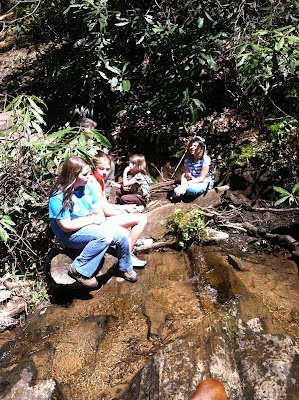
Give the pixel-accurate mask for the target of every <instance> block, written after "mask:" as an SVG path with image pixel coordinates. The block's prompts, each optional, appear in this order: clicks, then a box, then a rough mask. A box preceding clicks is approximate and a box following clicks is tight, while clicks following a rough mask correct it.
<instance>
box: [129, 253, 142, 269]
mask: <svg viewBox="0 0 299 400" xmlns="http://www.w3.org/2000/svg"><path fill="white" fill-rule="evenodd" d="M131 259H132V266H133V267H134V268H144V267H145V266H146V261H144V260H139V258H137V257H136V256H134V254H131Z"/></svg>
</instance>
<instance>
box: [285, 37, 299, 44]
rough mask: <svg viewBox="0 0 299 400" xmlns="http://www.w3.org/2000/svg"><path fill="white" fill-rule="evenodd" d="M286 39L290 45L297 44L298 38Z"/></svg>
mask: <svg viewBox="0 0 299 400" xmlns="http://www.w3.org/2000/svg"><path fill="white" fill-rule="evenodd" d="M286 39H287V41H288V43H290V44H293V43H298V42H299V37H296V36H286Z"/></svg>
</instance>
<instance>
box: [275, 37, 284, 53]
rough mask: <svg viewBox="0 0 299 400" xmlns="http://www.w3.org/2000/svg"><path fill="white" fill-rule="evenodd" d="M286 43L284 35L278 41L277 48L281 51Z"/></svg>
mask: <svg viewBox="0 0 299 400" xmlns="http://www.w3.org/2000/svg"><path fill="white" fill-rule="evenodd" d="M283 45H284V38H283V37H282V38H281V39H280V41H279V42H278V43H276V44H275V50H276V51H279V50H280V49H281V48H282V47H283Z"/></svg>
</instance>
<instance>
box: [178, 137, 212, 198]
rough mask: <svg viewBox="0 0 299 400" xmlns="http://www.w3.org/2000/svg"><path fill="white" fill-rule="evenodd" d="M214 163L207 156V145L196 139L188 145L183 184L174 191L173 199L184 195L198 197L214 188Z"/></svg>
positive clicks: (182, 177)
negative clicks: (212, 168)
mask: <svg viewBox="0 0 299 400" xmlns="http://www.w3.org/2000/svg"><path fill="white" fill-rule="evenodd" d="M211 166H212V162H211V159H210V157H209V156H208V155H207V154H205V144H204V143H203V142H202V140H201V138H199V137H194V138H193V139H191V141H190V142H189V144H188V149H187V154H186V157H185V160H184V167H183V174H182V176H181V184H180V185H179V186H177V187H176V188H175V189H174V193H173V199H175V198H178V197H180V196H183V195H185V194H186V195H189V196H198V195H200V194H202V193H205V192H207V191H208V190H210V189H212V188H213V186H214V177H213V173H212V171H211Z"/></svg>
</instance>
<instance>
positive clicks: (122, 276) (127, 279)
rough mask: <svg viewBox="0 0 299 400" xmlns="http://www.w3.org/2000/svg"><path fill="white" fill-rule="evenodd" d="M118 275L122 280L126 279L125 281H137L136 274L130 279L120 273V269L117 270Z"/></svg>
mask: <svg viewBox="0 0 299 400" xmlns="http://www.w3.org/2000/svg"><path fill="white" fill-rule="evenodd" d="M118 276H119V277H120V278H123V279H124V280H126V281H128V282H131V283H135V282H137V279H138V277H137V276H136V278H133V279H131V278H126V277H125V276H124V275H123V274H122V273H121V271H118Z"/></svg>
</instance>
